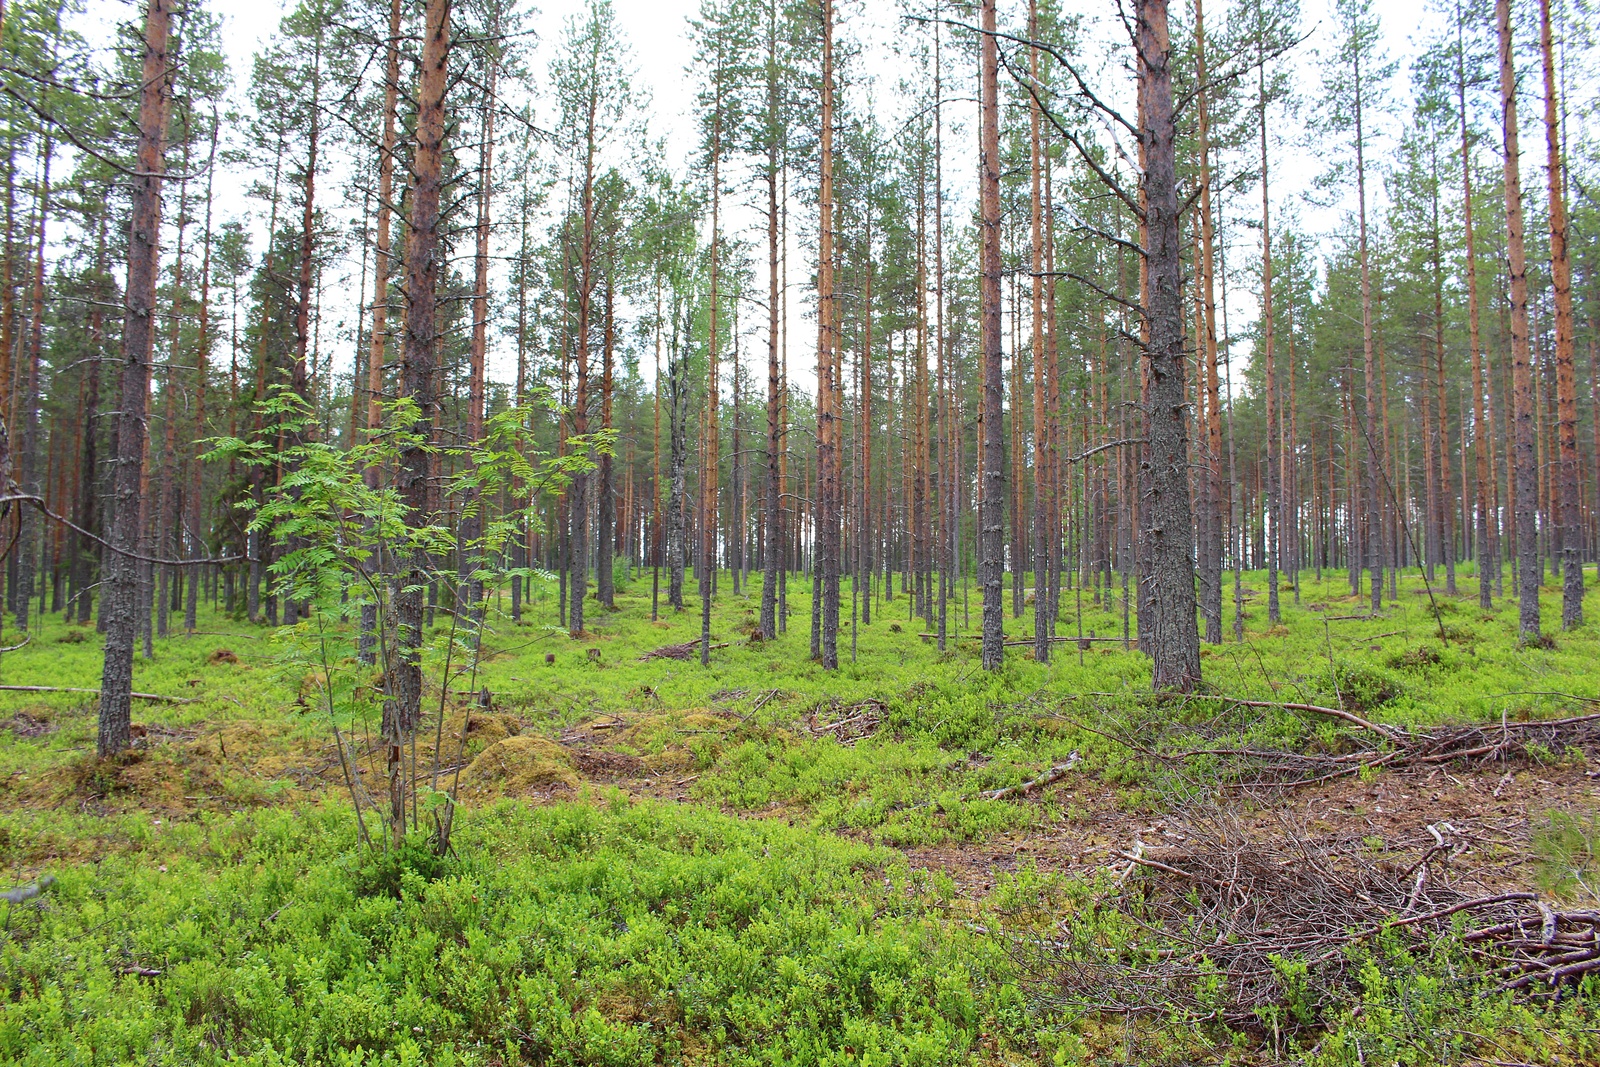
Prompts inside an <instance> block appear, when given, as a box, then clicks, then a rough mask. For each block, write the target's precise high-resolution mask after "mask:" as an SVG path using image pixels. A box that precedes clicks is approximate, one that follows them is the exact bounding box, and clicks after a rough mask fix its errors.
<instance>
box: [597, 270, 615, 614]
mask: <svg viewBox="0 0 1600 1067" xmlns="http://www.w3.org/2000/svg"><path fill="white" fill-rule="evenodd" d="M608 258H610V260H611V262H609V263H607V264H606V283H605V284H606V292H605V301H606V309H605V316H606V318H605V324H604V326H603V327H602V333H601V368H600V426H601V428H602V429H605V430H609V429H611V392H612V389H613V387H614V386H615V381H614V375H615V362H616V316H615V313H614V310H613V305H614V304H615V303H616V280H615V279H616V256H615V254H614V253H613V254H612V255H611V256H610V257H608ZM595 504H596V507H595V526H596V531H595V532H596V538H595V550H596V551H595V560H594V563H595V586H594V596H595V600H596V601H597V602H599V603H601V604H603V605H605V606H606V607H608V608H614V607H616V588H615V587H616V566H615V560H616V547H617V546H616V529H617V489H616V484H615V472H614V471H613V469H612V457H611V455H610V454H609V453H602V454H601V456H600V491H599V493H598V497H597V499H596V500H595Z"/></svg>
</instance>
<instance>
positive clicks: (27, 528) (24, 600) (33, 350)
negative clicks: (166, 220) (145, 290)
mask: <svg viewBox="0 0 1600 1067" xmlns="http://www.w3.org/2000/svg"><path fill="white" fill-rule="evenodd" d="M53 154H54V146H53V144H52V142H51V139H50V138H49V137H48V136H47V137H45V140H44V151H43V165H42V169H41V174H40V179H39V243H38V245H37V258H36V261H35V265H34V271H33V286H32V288H33V311H32V314H31V315H30V316H29V323H28V354H27V357H26V361H25V362H24V364H23V366H22V374H21V378H22V382H21V385H22V396H21V397H20V398H19V401H20V403H19V404H18V408H19V412H20V415H21V419H20V420H19V421H20V422H21V423H22V441H21V445H22V456H21V460H22V461H21V463H19V464H18V465H17V466H18V469H17V480H18V482H19V488H20V489H21V490H22V491H23V492H24V493H27V494H29V495H32V496H38V495H39V493H40V484H39V360H40V358H41V356H42V354H43V348H44V254H45V246H46V244H47V243H48V240H49V237H48V229H47V225H46V224H47V221H48V219H49V218H50V158H51V156H52V155H53ZM42 529H43V523H42V522H41V521H40V515H39V512H38V510H37V509H35V508H33V507H31V506H25V507H23V508H22V509H21V510H20V512H19V514H18V523H17V547H16V552H17V588H16V606H15V608H14V609H13V610H14V612H15V613H16V616H17V629H18V630H21V631H23V632H24V633H26V632H27V631H28V629H29V624H30V619H29V602H30V600H31V598H32V596H33V583H34V568H35V567H36V566H37V564H38V562H39V551H40V549H41V547H42V542H43V541H44V537H43V536H42V533H41V531H42ZM43 613H44V612H43V609H40V614H41V615H42V614H43ZM40 621H41V622H42V621H43V620H40Z"/></svg>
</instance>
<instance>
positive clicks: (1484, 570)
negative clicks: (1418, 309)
mask: <svg viewBox="0 0 1600 1067" xmlns="http://www.w3.org/2000/svg"><path fill="white" fill-rule="evenodd" d="M1462 22H1463V19H1462V14H1461V3H1460V0H1457V2H1456V105H1457V114H1458V116H1459V117H1460V121H1461V187H1462V198H1461V213H1462V220H1463V224H1464V230H1465V233H1464V235H1463V243H1464V244H1465V246H1466V248H1465V250H1466V259H1467V324H1468V328H1467V343H1468V346H1469V348H1470V350H1471V351H1470V359H1471V363H1472V428H1473V429H1472V453H1473V463H1474V466H1475V469H1476V475H1477V477H1476V499H1477V523H1476V533H1477V557H1478V606H1479V607H1481V608H1483V609H1484V610H1485V611H1489V610H1490V609H1491V608H1492V607H1493V582H1492V573H1491V572H1498V571H1499V568H1500V562H1499V560H1498V559H1496V558H1495V555H1494V547H1493V538H1492V536H1491V531H1490V522H1491V516H1490V513H1489V441H1490V437H1491V434H1492V431H1491V429H1490V427H1489V423H1488V420H1487V418H1486V417H1485V413H1484V390H1485V388H1486V385H1487V383H1486V382H1485V380H1484V374H1483V343H1482V340H1481V335H1480V333H1479V322H1478V252H1477V242H1476V238H1475V236H1474V234H1473V228H1472V142H1471V138H1470V136H1469V135H1468V131H1467V68H1466V46H1465V42H1464V41H1463V33H1462ZM1596 427H1597V432H1600V422H1597V423H1596ZM1597 454H1600V453H1597ZM1461 491H1462V492H1463V493H1465V492H1466V491H1467V490H1466V486H1465V485H1463V486H1462V487H1461Z"/></svg>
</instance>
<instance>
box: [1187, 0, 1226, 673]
mask: <svg viewBox="0 0 1600 1067" xmlns="http://www.w3.org/2000/svg"><path fill="white" fill-rule="evenodd" d="M1194 17H1195V41H1196V57H1197V60H1198V68H1199V69H1198V75H1199V80H1200V83H1201V88H1200V91H1199V93H1198V94H1197V98H1196V103H1197V106H1198V109H1199V110H1198V124H1199V125H1198V131H1197V133H1198V136H1199V140H1200V145H1199V148H1200V262H1199V263H1198V264H1197V265H1196V271H1195V273H1196V275H1197V277H1196V279H1195V284H1196V286H1197V288H1199V289H1200V290H1201V292H1202V293H1203V296H1204V300H1203V311H1204V316H1203V317H1204V337H1203V342H1204V346H1205V350H1204V353H1203V354H1200V355H1201V358H1200V359H1198V360H1197V361H1198V362H1200V363H1201V387H1202V389H1203V391H1204V393H1205V414H1206V419H1205V424H1204V427H1203V430H1204V434H1205V436H1204V438H1203V441H1204V444H1203V445H1202V447H1201V449H1200V479H1201V482H1202V485H1203V491H1202V492H1201V493H1200V494H1199V495H1200V506H1201V508H1202V509H1204V514H1203V515H1202V517H1201V522H1200V524H1199V534H1200V544H1199V551H1198V552H1197V554H1196V556H1197V563H1198V569H1199V572H1200V614H1201V615H1202V616H1203V619H1204V622H1205V628H1206V641H1207V642H1209V643H1211V644H1221V643H1222V534H1223V530H1224V528H1225V527H1226V526H1227V519H1226V510H1227V506H1228V498H1227V491H1226V485H1225V484H1224V482H1223V478H1222V392H1221V383H1220V377H1221V375H1220V374H1219V372H1218V369H1217V297H1216V256H1215V230H1214V224H1213V219H1214V216H1213V214H1212V211H1213V209H1212V205H1211V123H1210V94H1209V93H1208V92H1207V90H1206V88H1205V83H1206V77H1207V75H1206V66H1205V62H1206V41H1205V21H1204V12H1203V8H1202V3H1201V0H1195V5H1194Z"/></svg>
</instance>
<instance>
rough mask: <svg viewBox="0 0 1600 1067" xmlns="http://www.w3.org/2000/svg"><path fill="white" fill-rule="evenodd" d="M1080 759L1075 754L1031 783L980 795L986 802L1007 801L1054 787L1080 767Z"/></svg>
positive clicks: (1010, 786)
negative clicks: (1050, 786) (1008, 798)
mask: <svg viewBox="0 0 1600 1067" xmlns="http://www.w3.org/2000/svg"><path fill="white" fill-rule="evenodd" d="M1080 758H1081V757H1079V755H1078V754H1077V753H1076V752H1074V753H1073V754H1072V755H1070V756H1068V757H1067V762H1065V763H1058V764H1056V765H1055V766H1054V767H1051V768H1050V769H1049V770H1048V771H1046V772H1045V773H1044V774H1041V775H1040V776H1039V777H1037V778H1035V779H1033V780H1032V781H1030V782H1023V783H1022V784H1021V785H1008V786H1006V787H1005V788H1004V789H991V790H989V791H988V792H987V793H980V794H978V795H979V796H981V797H983V798H984V799H985V800H1005V799H1006V798H1007V797H1017V796H1023V795H1024V794H1027V793H1031V792H1033V791H1034V790H1035V789H1043V788H1044V787H1045V786H1047V785H1054V784H1055V783H1056V782H1059V781H1061V779H1063V778H1065V777H1066V776H1067V775H1068V774H1070V773H1071V772H1072V769H1073V768H1074V767H1076V766H1077V765H1078V760H1079V759H1080Z"/></svg>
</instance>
